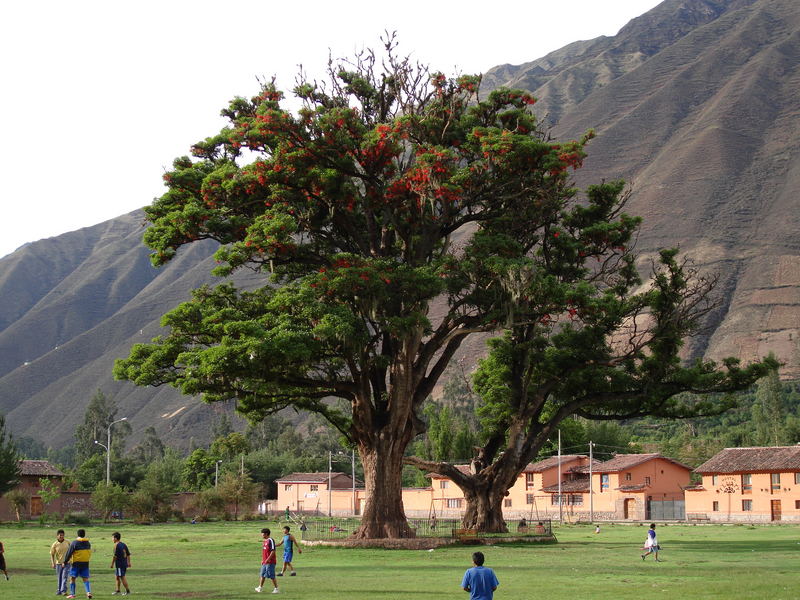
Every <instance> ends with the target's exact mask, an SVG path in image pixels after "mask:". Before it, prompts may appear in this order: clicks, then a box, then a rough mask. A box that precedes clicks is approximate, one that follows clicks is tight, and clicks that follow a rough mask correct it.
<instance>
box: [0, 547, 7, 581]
mask: <svg viewBox="0 0 800 600" xmlns="http://www.w3.org/2000/svg"><path fill="white" fill-rule="evenodd" d="M0 571H2V572H3V575H5V576H6V581H8V571H7V570H6V549H5V548H4V547H3V542H0Z"/></svg>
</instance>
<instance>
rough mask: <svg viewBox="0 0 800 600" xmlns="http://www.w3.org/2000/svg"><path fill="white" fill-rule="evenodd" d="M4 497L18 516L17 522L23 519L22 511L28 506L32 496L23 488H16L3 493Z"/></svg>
mask: <svg viewBox="0 0 800 600" xmlns="http://www.w3.org/2000/svg"><path fill="white" fill-rule="evenodd" d="M3 498H4V499H5V501H6V502H8V505H9V506H10V507H11V509H12V510H13V511H14V513H15V514H16V516H17V522H18V523H19V522H20V521H22V513H23V512H24V511H25V509H26V508H28V505H29V504H30V501H31V497H30V495H28V493H27V492H25V491H24V490H23V489H21V488H16V489H13V490H11V491H10V492H6V493H5V494H3Z"/></svg>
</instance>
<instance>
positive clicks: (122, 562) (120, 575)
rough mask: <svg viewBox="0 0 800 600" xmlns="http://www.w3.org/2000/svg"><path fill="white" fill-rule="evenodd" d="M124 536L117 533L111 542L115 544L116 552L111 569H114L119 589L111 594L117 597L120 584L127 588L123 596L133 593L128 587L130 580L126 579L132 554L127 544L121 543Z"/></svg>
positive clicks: (113, 534)
mask: <svg viewBox="0 0 800 600" xmlns="http://www.w3.org/2000/svg"><path fill="white" fill-rule="evenodd" d="M121 540H122V536H121V535H120V534H119V533H118V532H117V533H112V534H111V541H112V542H114V552H113V554H112V555H111V568H112V569H114V576H115V577H116V583H117V589H116V590H115V591H114V592H113V593H112V594H111V595H112V596H117V595H119V593H120V584H122V585H124V586H125V591H124V592H122V595H123V596H127V595H128V594H130V593H131V588H129V587H128V580H127V579H126V578H125V573H126V572H127V571H128V569H130V567H131V552H130V550H128V546H127V545H126V544H125V542H123V541H121Z"/></svg>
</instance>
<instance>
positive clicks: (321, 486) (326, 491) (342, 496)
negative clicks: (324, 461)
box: [275, 472, 364, 515]
mask: <svg viewBox="0 0 800 600" xmlns="http://www.w3.org/2000/svg"><path fill="white" fill-rule="evenodd" d="M275 483H276V484H277V486H278V500H277V503H276V506H277V509H278V510H279V511H281V510H284V509H285V508H286V507H288V508H289V510H290V511H292V512H298V513H310V514H325V515H327V514H336V515H342V514H361V508H362V507H363V504H364V488H363V486H362V485H359V484H358V482H355V484H356V485H355V486H354V482H353V479H352V478H351V477H350V476H349V475H346V474H345V473H330V474H329V473H327V472H324V473H291V474H290V475H286V476H285V477H281V478H280V479H276V480H275ZM334 490H335V491H336V493H335V494H334V493H333V492H334ZM354 490H355V491H354Z"/></svg>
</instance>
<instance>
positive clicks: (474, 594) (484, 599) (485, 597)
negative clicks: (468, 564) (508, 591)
mask: <svg viewBox="0 0 800 600" xmlns="http://www.w3.org/2000/svg"><path fill="white" fill-rule="evenodd" d="M484 560H485V559H484V556H483V552H475V553H474V554H473V555H472V564H473V565H475V566H474V567H472V568H471V569H467V572H466V573H464V578H463V579H462V580H461V587H462V588H464V591H465V592H469V598H470V600H492V597H493V596H494V591H495V590H496V589H497V586H498V585H500V582H499V581H497V577H496V576H495V574H494V571H492V570H491V569H490V568H489V567H484V566H483V561H484Z"/></svg>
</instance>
